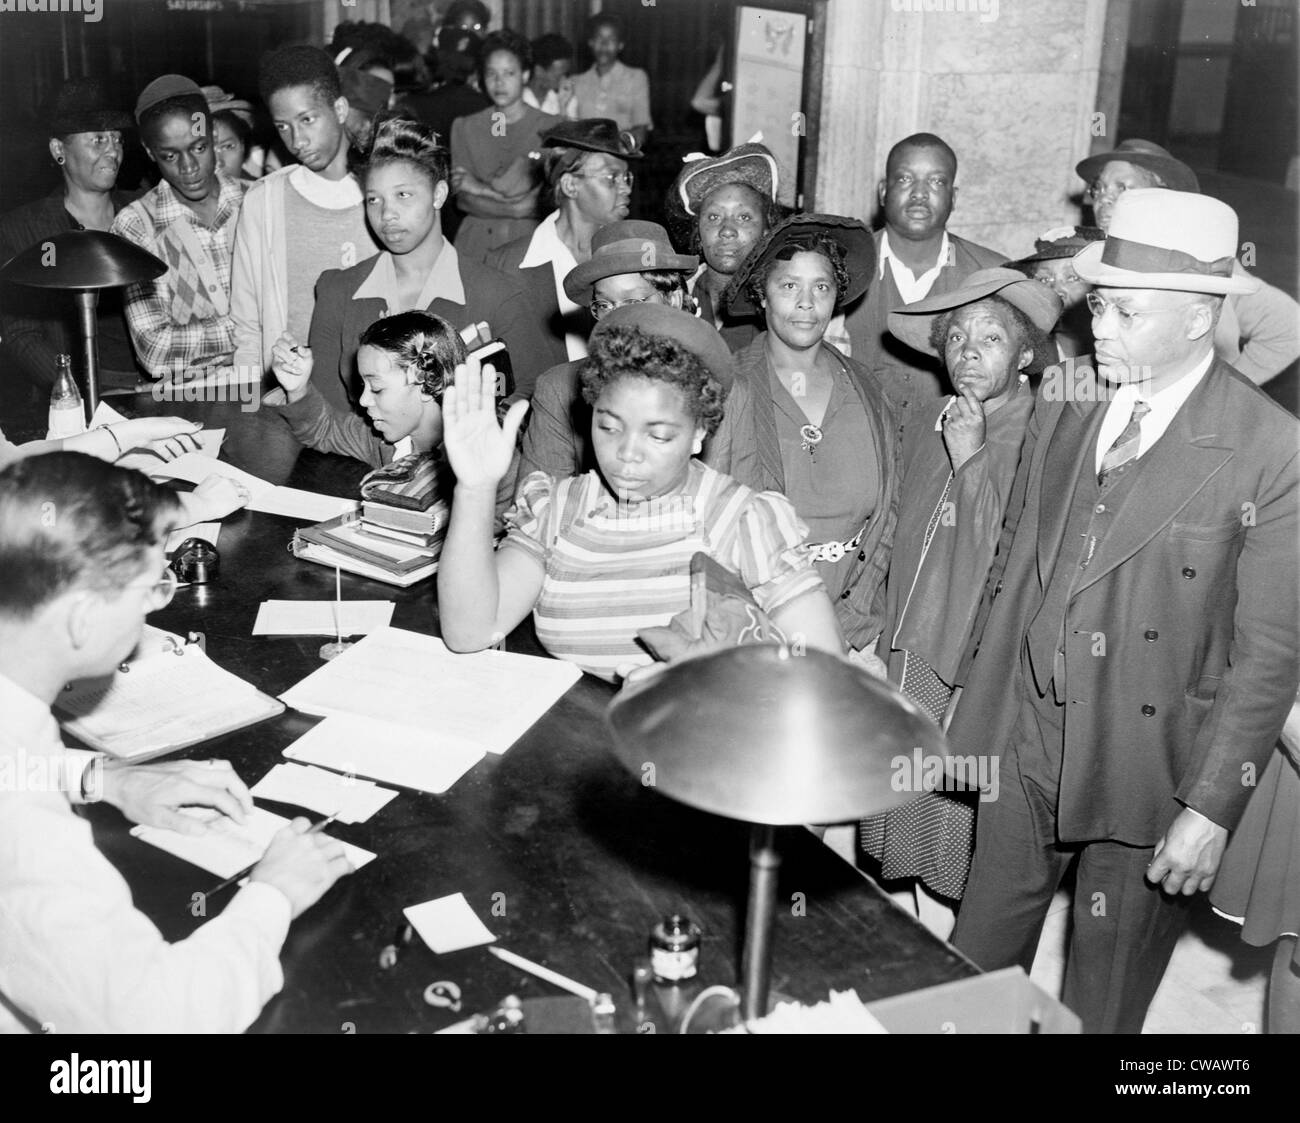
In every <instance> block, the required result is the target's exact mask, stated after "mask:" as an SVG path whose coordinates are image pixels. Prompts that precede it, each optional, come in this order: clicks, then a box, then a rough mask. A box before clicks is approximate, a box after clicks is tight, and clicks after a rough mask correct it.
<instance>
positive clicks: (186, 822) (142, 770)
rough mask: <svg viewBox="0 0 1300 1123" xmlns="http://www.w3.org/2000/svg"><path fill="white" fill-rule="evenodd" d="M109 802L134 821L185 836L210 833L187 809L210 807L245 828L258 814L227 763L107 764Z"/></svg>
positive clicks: (248, 795) (105, 772) (105, 779)
mask: <svg viewBox="0 0 1300 1123" xmlns="http://www.w3.org/2000/svg"><path fill="white" fill-rule="evenodd" d="M103 784H104V800H105V802H107V803H111V804H112V805H113V806H114V807H116V808H118V810H120V811H121V812H122V814H123V815H125V816H126V817H127V818H128V819H130V820H132V821H133V822H136V823H144V824H145V825H146V826H150V827H163V828H165V829H167V830H173V831H179V832H180V833H181V834H194V835H199V834H205V833H206V832H207V830H208V826H207V823H206V822H204V821H203V820H202V819H200V818H197V817H195V816H194V815H193V814H189V813H185V812H182V810H181V808H183V807H210V808H213V809H215V810H216V811H219V812H220V813H221V814H223V815H227V816H229V817H230V818H231V819H234V820H235V822H236V823H242V822H243V821H244V819H245V817H246V816H247V815H248V814H249V813H250V812H251V811H252V810H253V797H252V795H251V794H250V793H249V790H248V787H247V785H245V783H244V781H243V780H241V779H240V778H239V776H238V775H237V774H236V772H235V770H234V769H233V768H232V767H231V766H230V762H229V761H225V760H176V761H169V762H167V763H166V764H125V763H122V762H118V761H110V762H109V763H107V764H105V765H104V775H103Z"/></svg>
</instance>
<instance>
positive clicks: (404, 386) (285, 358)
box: [267, 312, 515, 516]
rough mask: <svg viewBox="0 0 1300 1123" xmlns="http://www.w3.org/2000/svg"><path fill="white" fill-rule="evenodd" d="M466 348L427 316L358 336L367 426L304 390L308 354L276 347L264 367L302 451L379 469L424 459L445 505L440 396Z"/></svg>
mask: <svg viewBox="0 0 1300 1123" xmlns="http://www.w3.org/2000/svg"><path fill="white" fill-rule="evenodd" d="M465 357H466V351H465V344H464V342H462V340H461V338H460V333H459V332H458V331H456V329H455V328H453V327H452V326H451V325H450V324H449V323H447V321H446V320H443V319H441V318H440V317H438V316H433V315H430V314H429V313H428V312H399V313H398V314H397V315H396V316H386V317H384V318H383V319H379V320H376V321H375V322H374V323H373V324H371V325H370V326H369V327H368V328H367V329H366V330H365V331H364V332H362V334H361V338H360V340H359V348H358V351H357V367H358V370H359V372H360V375H361V382H362V387H363V388H362V392H361V400H360V403H359V404H360V406H361V408H362V409H363V410H365V412H366V415H367V417H368V419H369V420H368V421H366V420H362V418H360V417H358V416H357V415H356V414H355V413H344V412H342V411H341V410H339V409H337V408H336V407H334V406H333V405H331V404H330V403H329V402H327V401H326V400H325V399H324V398H323V397H322V396H321V395H320V394H319V393H317V392H316V390H315V389H314V388H313V387H312V385H311V374H312V356H311V352H310V351H306V350H304V349H303V348H298V349H297V350H296V351H294V350H292V349H291V348H289V347H287V346H284V345H283V344H282V343H278V344H276V347H275V350H274V352H273V357H272V366H271V369H272V371H273V372H274V373H275V377H276V379H277V380H278V381H279V383H280V387H281V394H282V395H283V402H282V403H281V402H280V400H279V397H278V396H277V397H276V400H275V401H272V398H271V396H270V395H268V397H267V401H268V402H270V403H271V404H274V405H282V406H283V409H282V412H283V413H284V416H285V418H286V420H287V421H288V422H289V426H290V428H291V429H292V430H293V435H294V436H295V437H297V439H298V440H299V441H300V442H301V443H302V444H304V445H306V446H307V447H308V448H314V449H316V450H317V451H319V452H335V453H338V454H340V455H342V456H352V457H355V458H356V459H357V460H362V461H364V462H365V463H367V464H369V465H370V466H371V467H372V468H380V467H382V466H384V465H387V464H390V463H392V462H393V461H394V460H400V459H402V458H404V457H410V458H418V457H426V456H427V457H431V458H432V459H433V461H434V462H435V464H436V465H437V469H438V484H439V486H438V491H439V493H440V495H441V497H442V498H444V499H446V500H448V501H450V497H451V486H452V479H451V475H450V472H448V471H446V460H445V457H444V454H443V449H442V395H443V391H444V390H445V389H446V387H447V386H448V385H449V384H450V382H451V379H452V375H453V372H454V371H455V369H456V366H457V364H459V363H463V362H464V361H465ZM514 482H515V465H514V463H513V462H512V464H511V465H510V467H509V470H508V471H507V472H506V474H505V475H504V476H503V477H502V480H501V486H500V488H499V490H498V494H497V504H496V512H497V515H498V516H500V515H501V514H502V513H503V512H504V511H505V509H506V508H507V507H508V506H509V504H510V500H511V499H512V497H513V494H514Z"/></svg>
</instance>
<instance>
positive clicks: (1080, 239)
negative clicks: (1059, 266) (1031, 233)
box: [1008, 226, 1106, 269]
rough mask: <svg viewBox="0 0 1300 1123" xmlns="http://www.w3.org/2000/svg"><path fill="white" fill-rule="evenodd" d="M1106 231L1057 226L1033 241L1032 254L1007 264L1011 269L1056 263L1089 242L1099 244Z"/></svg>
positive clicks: (1093, 227) (1096, 228)
mask: <svg viewBox="0 0 1300 1123" xmlns="http://www.w3.org/2000/svg"><path fill="white" fill-rule="evenodd" d="M1105 237H1106V231H1104V230H1103V229H1102V228H1101V227H1100V226H1057V227H1055V228H1054V229H1052V230H1047V231H1045V232H1044V233H1042V234H1040V235H1038V237H1037V238H1035V239H1034V252H1033V253H1031V254H1030V255H1029V256H1028V257H1022V258H1021V259H1020V260H1019V261H1012V262H1009V263H1008V265H1009V267H1010V268H1012V269H1019V268H1020V267H1021V266H1026V265H1035V264H1037V263H1038V262H1040V261H1057V260H1060V259H1061V258H1065V257H1073V256H1074V255H1075V254H1076V253H1078V252H1079V251H1080V250H1081V249H1083V247H1084V246H1086V245H1087V244H1088V243H1089V242H1100V241H1102V239H1104V238H1105Z"/></svg>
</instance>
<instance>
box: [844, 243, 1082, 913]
mask: <svg viewBox="0 0 1300 1123" xmlns="http://www.w3.org/2000/svg"><path fill="white" fill-rule="evenodd" d="M1060 313H1061V302H1060V299H1059V298H1058V297H1057V296H1056V294H1055V293H1054V292H1052V291H1051V290H1050V289H1049V288H1047V287H1046V286H1045V285H1042V284H1040V283H1038V282H1037V281H1030V280H1027V279H1026V278H1025V276H1024V274H1023V273H1020V272H1017V271H1016V270H1014V269H1005V268H999V269H982V270H979V271H978V272H976V273H973V274H971V276H970V277H969V278H967V280H966V281H965V282H964V283H963V285H962V287H961V288H960V289H958V290H956V291H954V292H950V293H945V294H943V295H941V296H933V297H930V298H928V299H925V300H922V301H919V302H917V303H916V304H909V305H908V306H907V307H906V308H904V309H899V310H897V311H894V312H891V313H890V315H889V330H890V331H891V332H893V334H894V335H896V336H897V337H898V338H900V339H902V340H903V341H904V342H905V343H907V344H909V345H910V346H912V347H915V348H917V349H919V350H928V351H930V352H931V353H934V354H937V355H939V357H940V358H941V359H943V360H944V363H945V365H946V367H947V371H948V377H949V379H950V380H951V382H952V384H953V386H954V388H955V389H956V391H957V393H956V395H955V396H954V397H951V398H948V399H946V400H945V401H943V402H939V403H930V404H928V405H927V406H925V407H923V412H924V416H923V417H918V418H917V423H916V424H915V425H912V424H909V425H908V426H907V427H906V433H907V437H906V439H905V442H904V447H903V484H902V491H901V496H900V500H899V512H898V525H897V529H896V530H895V534H894V552H893V556H892V559H891V564H890V569H889V579H888V583H887V588H886V595H885V617H884V629H883V631H882V633H881V639H880V643H879V645H878V648H877V651H878V654H879V655H880V657H881V658H882V659H883V660H884V661H885V662H886V664H887V665H888V668H889V678H890V680H891V681H893V682H895V683H897V684H898V685H899V686H900V687H901V688H902V690H903V691H904V692H905V693H906V694H908V695H909V696H910V697H911V698H912V699H914V700H915V701H916V702H917V704H918V705H919V706H921V708H922V709H924V710H925V711H926V712H927V713H928V714H929V715H930V716H931V717H932V718H933V719H934V720H935V722H936V723H939V724H941V725H942V724H945V722H944V716H945V713H946V711H947V710H948V707H949V703H950V702H951V701H952V699H953V695H954V692H955V688H956V687H957V686H958V685H959V684H960V681H961V677H962V670H961V669H962V664H963V655H964V653H965V652H966V650H967V647H968V645H969V644H970V643H971V641H972V640H973V639H976V638H977V637H975V636H974V635H973V632H974V629H975V625H976V615H977V612H978V609H979V605H980V601H981V598H982V595H983V591H984V585H985V581H986V579H987V577H988V573H989V570H990V568H991V567H992V564H993V556H994V553H995V552H996V550H997V545H998V538H999V535H1000V533H1001V531H1002V523H1003V519H1004V517H1005V515H1006V513H1007V505H1008V498H1009V496H1010V493H1011V484H1012V480H1013V479H1014V477H1015V474H1016V465H1017V464H1018V462H1019V459H1020V446H1021V443H1022V441H1023V440H1024V435H1025V430H1026V428H1027V426H1028V424H1029V416H1030V413H1031V412H1032V410H1033V403H1034V393H1033V391H1032V389H1031V388H1030V386H1029V385H1028V378H1029V376H1030V375H1032V374H1037V373H1039V372H1041V371H1042V370H1043V368H1044V367H1045V366H1047V365H1048V364H1050V363H1053V362H1055V361H1056V348H1055V346H1054V345H1053V344H1052V343H1051V342H1050V332H1051V331H1052V328H1053V326H1054V325H1055V323H1056V320H1057V317H1058V316H1059V315H1060ZM959 779H960V777H959ZM976 798H977V793H976V792H974V791H952V792H950V791H943V792H933V793H929V794H927V795H924V796H922V797H920V798H919V799H917V800H914V801H913V802H911V803H909V804H906V805H904V806H902V807H899V808H896V809H895V810H893V811H889V812H887V813H885V814H882V815H876V816H873V817H871V818H869V819H865V820H863V822H862V824H861V843H862V848H863V850H864V851H865V852H866V853H867V854H868V855H870V856H871V857H872V858H875V859H876V860H877V861H879V862H880V865H881V871H880V872H881V875H882V877H883V878H884V879H886V880H894V879H899V878H917V879H919V881H920V882H921V884H922V885H924V886H925V887H926V888H927V889H928V890H930V891H931V892H932V893H934V894H937V895H938V896H939V897H941V898H946V899H948V900H951V901H955V900H960V898H961V895H962V892H963V890H964V888H965V884H966V874H967V872H968V870H969V866H970V853H971V839H972V836H973V825H974V816H975V800H976ZM918 898H919V899H918V904H920V903H921V901H922V900H924V898H921V897H920V895H918ZM922 919H927V918H926V916H925V915H924V910H922Z"/></svg>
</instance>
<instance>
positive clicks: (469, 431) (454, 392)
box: [442, 358, 528, 488]
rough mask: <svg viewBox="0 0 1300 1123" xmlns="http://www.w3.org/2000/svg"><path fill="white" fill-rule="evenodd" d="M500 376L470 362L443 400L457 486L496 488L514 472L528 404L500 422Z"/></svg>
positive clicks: (446, 436) (522, 403)
mask: <svg viewBox="0 0 1300 1123" xmlns="http://www.w3.org/2000/svg"><path fill="white" fill-rule="evenodd" d="M496 384H497V374H496V371H495V370H494V369H493V368H492V365H491V364H490V363H489V364H488V365H487V366H480V365H479V362H478V360H477V359H474V358H470V359H469V360H468V361H467V362H464V363H460V364H459V365H458V366H457V367H456V381H455V384H454V385H452V386H448V387H447V389H446V391H445V392H444V393H443V396H442V443H443V448H444V449H445V450H446V453H447V461H448V463H450V464H451V468H452V471H453V472H455V473H456V486H457V487H467V488H483V487H491V488H495V487H496V485H497V484H498V483H499V482H500V481H501V478H502V477H503V476H504V475H505V474H506V472H507V471H509V469H510V463H511V461H512V460H513V458H514V454H515V439H516V437H518V435H519V426H520V425H521V424H522V423H523V420H524V414H525V413H527V412H528V403H527V402H526V401H518V402H515V403H514V405H512V406H511V407H510V412H509V413H507V414H506V417H505V422H504V423H502V422H498V421H497V412H496Z"/></svg>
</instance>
